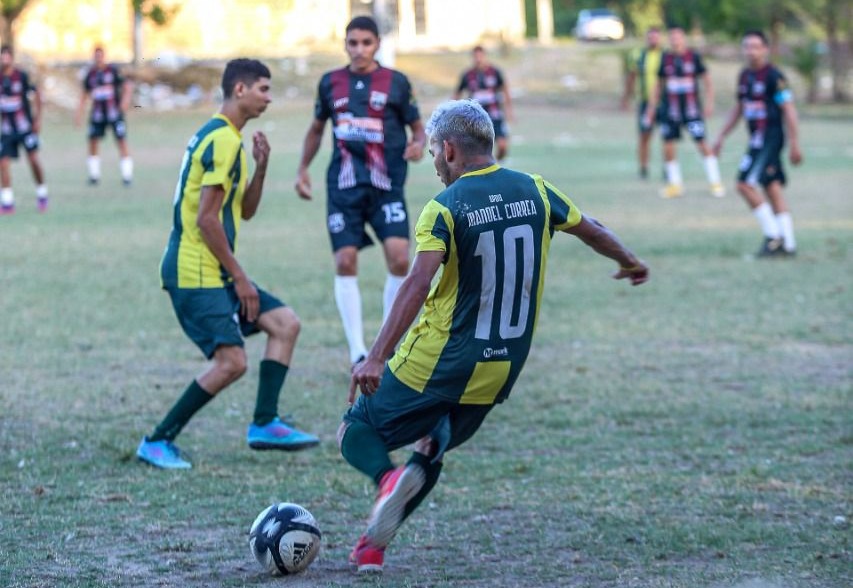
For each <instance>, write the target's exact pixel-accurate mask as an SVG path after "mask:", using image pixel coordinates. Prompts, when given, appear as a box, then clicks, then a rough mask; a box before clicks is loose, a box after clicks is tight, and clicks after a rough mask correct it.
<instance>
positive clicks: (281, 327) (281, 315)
mask: <svg viewBox="0 0 853 588" xmlns="http://www.w3.org/2000/svg"><path fill="white" fill-rule="evenodd" d="M276 314H277V316H276V323H275V325H276V333H275V335H276V336H277V337H279V338H281V339H287V340H293V339H296V338H297V337H298V336H299V331H300V330H301V329H302V323H301V322H300V321H299V317H298V316H297V315H296V313H295V312H294V311H293V309H291V308H288V307H282V308H281V310H280V311H279V312H277V313H276Z"/></svg>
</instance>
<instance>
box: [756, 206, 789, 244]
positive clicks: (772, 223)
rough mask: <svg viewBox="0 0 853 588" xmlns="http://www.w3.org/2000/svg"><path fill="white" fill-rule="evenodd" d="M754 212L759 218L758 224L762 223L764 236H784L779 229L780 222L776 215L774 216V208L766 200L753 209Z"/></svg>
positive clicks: (776, 237)
mask: <svg viewBox="0 0 853 588" xmlns="http://www.w3.org/2000/svg"><path fill="white" fill-rule="evenodd" d="M752 214H754V215H755V218H756V219H758V224H759V225H761V230H762V232H763V233H764V236H765V237H767V238H769V239H778V238H779V237H781V236H782V232H781V231H780V230H779V223H778V222H777V220H776V217H775V216H773V209H772V208H770V205H769V204H767V203H766V202H762V203H761V204H759V205H758V206H757V207H755V208H753V209H752Z"/></svg>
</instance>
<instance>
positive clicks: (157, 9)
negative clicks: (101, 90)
mask: <svg viewBox="0 0 853 588" xmlns="http://www.w3.org/2000/svg"><path fill="white" fill-rule="evenodd" d="M130 1H131V5H132V6H133V65H139V62H140V60H141V59H142V22H143V21H144V20H145V19H146V18H147V19H148V20H150V21H151V22H153V23H154V24H155V25H157V26H160V27H161V26H163V25H165V24H166V23H167V22H169V19H171V18H172V17H173V16H174V15H175V13H176V12H177V11H178V7H177V6H175V7H173V8H166V7H165V6H164V5H163V4H161V3H160V2H158V1H157V0H130ZM3 2H4V4H5V2H6V0H3Z"/></svg>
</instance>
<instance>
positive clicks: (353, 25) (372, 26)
mask: <svg viewBox="0 0 853 588" xmlns="http://www.w3.org/2000/svg"><path fill="white" fill-rule="evenodd" d="M355 29H358V30H359V31H368V32H371V33H373V35H374V36H375V37H376V38H377V39H378V38H379V27H378V26H377V25H376V21H375V20H373V19H372V18H371V17H369V16H356V17H355V18H354V19H352V20H351V21H349V24H348V25H347V30H346V34H349V32H350V31H352V30H355Z"/></svg>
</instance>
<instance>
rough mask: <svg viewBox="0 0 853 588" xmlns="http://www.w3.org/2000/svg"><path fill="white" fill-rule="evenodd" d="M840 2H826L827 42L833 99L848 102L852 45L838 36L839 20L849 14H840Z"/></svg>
mask: <svg viewBox="0 0 853 588" xmlns="http://www.w3.org/2000/svg"><path fill="white" fill-rule="evenodd" d="M838 9H839V6H838V2H835V1H830V2H827V4H826V14H825V18H826V20H825V23H826V43H827V45H828V46H829V70H830V72H831V74H832V101H833V102H848V101H849V100H850V97H849V96H848V95H847V82H848V80H849V71H850V47H849V46H848V43H847V40H846V39H844V40H840V39H839V38H838V26H837V25H838V21H839V19H840V18H843V17H844V16H847V15H842V14H839V12H840V11H839V10H838Z"/></svg>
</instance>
